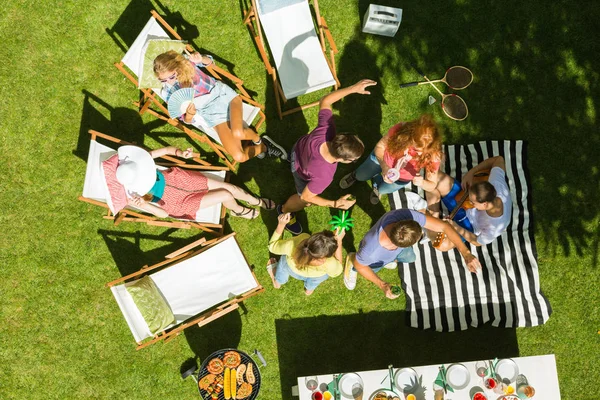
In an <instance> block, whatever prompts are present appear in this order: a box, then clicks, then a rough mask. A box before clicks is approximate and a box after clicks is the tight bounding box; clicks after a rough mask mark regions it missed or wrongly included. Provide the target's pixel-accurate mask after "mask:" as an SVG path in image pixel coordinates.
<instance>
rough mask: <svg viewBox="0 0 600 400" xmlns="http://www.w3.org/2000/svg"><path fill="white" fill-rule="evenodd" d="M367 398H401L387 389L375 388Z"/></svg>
mask: <svg viewBox="0 0 600 400" xmlns="http://www.w3.org/2000/svg"><path fill="white" fill-rule="evenodd" d="M369 400H401V399H400V396H399V395H398V394H396V393H395V392H393V391H391V390H389V389H377V390H376V391H374V392H373V393H372V394H371V396H370V397H369Z"/></svg>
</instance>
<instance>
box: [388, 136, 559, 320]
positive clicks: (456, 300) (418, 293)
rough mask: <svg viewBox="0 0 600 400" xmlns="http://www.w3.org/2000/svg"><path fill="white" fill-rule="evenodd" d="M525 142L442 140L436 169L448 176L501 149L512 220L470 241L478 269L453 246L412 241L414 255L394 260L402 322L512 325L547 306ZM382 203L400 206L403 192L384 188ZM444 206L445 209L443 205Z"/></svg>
mask: <svg viewBox="0 0 600 400" xmlns="http://www.w3.org/2000/svg"><path fill="white" fill-rule="evenodd" d="M526 150H527V146H526V143H524V142H522V141H508V140H507V141H487V142H479V143H478V144H472V145H465V146H463V145H450V146H444V151H445V154H446V160H445V166H444V168H445V169H444V172H447V173H449V174H450V175H451V176H453V177H456V176H457V175H458V176H462V175H464V174H465V173H466V172H467V171H468V170H469V169H470V168H472V167H473V166H475V165H477V164H478V163H479V162H480V161H482V160H485V159H486V158H488V157H492V156H497V155H500V156H503V157H504V159H505V161H506V176H507V178H508V185H509V187H510V192H511V196H512V201H513V215H512V221H511V223H510V225H509V226H508V228H507V230H506V232H504V233H503V234H502V236H500V237H498V238H497V239H496V240H495V241H494V242H492V243H491V244H489V245H487V246H481V247H475V246H471V251H472V252H473V254H475V255H476V256H477V258H478V259H479V260H480V261H481V264H482V265H483V268H482V271H480V272H479V273H478V274H471V273H470V272H468V270H467V269H466V267H465V264H464V261H463V260H462V258H461V256H460V254H459V253H458V251H457V250H452V251H450V252H447V253H442V252H439V251H437V250H434V249H433V247H432V246H431V244H430V243H425V244H417V245H415V246H416V247H415V253H416V254H417V261H416V262H415V263H412V264H410V265H409V266H408V267H407V266H406V265H405V267H404V268H402V267H401V268H399V274H400V278H401V279H402V286H403V289H404V291H405V293H406V315H407V319H408V321H407V324H408V325H410V326H412V327H414V328H421V329H435V330H437V331H454V330H464V329H467V328H469V327H477V326H480V325H482V324H485V323H488V322H491V324H492V325H493V326H496V327H518V326H535V325H541V324H543V323H545V322H546V321H547V320H548V318H549V317H550V314H551V313H552V310H551V308H550V303H549V302H548V300H547V299H546V298H545V297H544V295H543V294H542V291H541V290H540V277H539V273H538V264H537V251H536V247H535V239H534V237H533V227H532V215H531V186H530V183H529V174H528V171H527V159H526ZM406 190H410V191H413V192H417V193H419V194H420V195H421V196H422V197H424V194H423V193H422V191H421V189H419V188H417V187H414V186H412V185H409V186H407V187H406ZM390 204H391V206H392V209H399V208H403V206H406V204H407V203H406V195H405V194H404V192H403V191H402V190H400V191H398V192H395V193H392V194H390ZM444 212H445V215H447V210H444Z"/></svg>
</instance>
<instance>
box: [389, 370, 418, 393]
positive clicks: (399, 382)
mask: <svg viewBox="0 0 600 400" xmlns="http://www.w3.org/2000/svg"><path fill="white" fill-rule="evenodd" d="M418 384H419V375H418V374H417V371H415V370H414V369H412V368H400V369H398V370H396V373H395V374H394V386H396V390H402V391H403V392H404V393H412V392H413V391H414V390H415V388H416V387H417V386H418Z"/></svg>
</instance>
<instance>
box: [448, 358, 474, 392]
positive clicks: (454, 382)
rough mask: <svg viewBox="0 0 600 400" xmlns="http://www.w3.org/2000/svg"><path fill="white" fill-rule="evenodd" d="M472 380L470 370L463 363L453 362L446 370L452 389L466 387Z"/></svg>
mask: <svg viewBox="0 0 600 400" xmlns="http://www.w3.org/2000/svg"><path fill="white" fill-rule="evenodd" d="M470 380H471V375H470V374H469V370H468V369H467V367H465V366H464V365H463V364H451V365H450V366H449V367H448V369H447V370H446V381H447V382H448V384H449V385H450V386H451V387H452V389H456V390H461V389H464V388H466V387H467V385H468V384H469V381H470Z"/></svg>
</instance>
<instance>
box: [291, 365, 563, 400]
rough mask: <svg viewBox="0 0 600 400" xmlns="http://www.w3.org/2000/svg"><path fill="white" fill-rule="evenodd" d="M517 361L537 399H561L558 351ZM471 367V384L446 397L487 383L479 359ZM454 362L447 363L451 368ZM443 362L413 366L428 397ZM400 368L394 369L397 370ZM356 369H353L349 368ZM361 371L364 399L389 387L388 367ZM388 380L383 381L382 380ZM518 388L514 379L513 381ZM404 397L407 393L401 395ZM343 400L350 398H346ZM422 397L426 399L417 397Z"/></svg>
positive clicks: (463, 395) (304, 395)
mask: <svg viewBox="0 0 600 400" xmlns="http://www.w3.org/2000/svg"><path fill="white" fill-rule="evenodd" d="M513 360H514V361H515V362H516V363H517V365H518V366H519V373H520V374H523V375H525V376H526V377H527V380H528V382H529V384H530V385H531V386H533V388H534V389H535V396H534V397H533V399H544V400H554V399H560V391H559V388H558V374H557V373H556V360H555V358H554V354H549V355H544V356H532V357H514V358H513ZM461 364H463V365H465V366H466V367H467V369H468V370H469V372H470V373H471V381H470V382H469V385H468V386H467V387H466V388H465V389H462V390H455V391H454V393H451V392H448V393H447V394H446V396H445V399H451V400H461V399H464V400H469V399H470V397H469V391H470V390H471V388H472V387H474V386H480V387H483V382H482V379H481V378H480V377H478V376H477V374H476V373H475V361H469V362H463V363H461ZM449 365H450V364H445V366H446V367H448V366H449ZM438 368H439V365H427V366H422V367H413V369H414V370H415V371H417V374H418V375H419V376H420V377H421V376H422V378H423V381H422V382H423V386H424V387H425V389H426V390H425V399H426V400H432V399H433V382H434V381H435V378H436V377H437V374H438ZM396 369H397V368H394V371H396ZM346 372H352V371H346ZM358 374H359V375H360V376H361V378H362V380H363V383H364V396H363V400H368V399H369V396H370V395H371V393H373V392H374V391H376V390H377V389H381V388H386V387H387V388H389V372H388V370H387V369H380V370H376V371H359V372H358ZM384 378H385V381H384V382H383V383H381V381H382V380H384ZM304 379H305V377H300V378H298V394H299V396H300V400H310V398H311V392H310V391H309V390H308V389H307V388H306V385H305V383H304V382H305V381H304ZM317 379H318V380H319V385H321V384H322V383H323V382H325V383H329V382H331V381H332V380H333V374H329V375H319V376H317ZM511 385H512V386H513V388H514V386H515V385H514V382H513V383H511ZM397 392H398V394H400V395H402V392H401V391H397ZM484 392H485V394H486V395H488V398H489V399H494V400H495V399H497V398H498V397H499V396H500V395H498V394H496V393H494V392H493V391H492V390H486V389H484ZM400 397H401V398H402V399H404V396H400ZM342 399H343V400H346V399H345V398H344V397H342ZM417 399H418V400H422V399H419V398H417Z"/></svg>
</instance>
